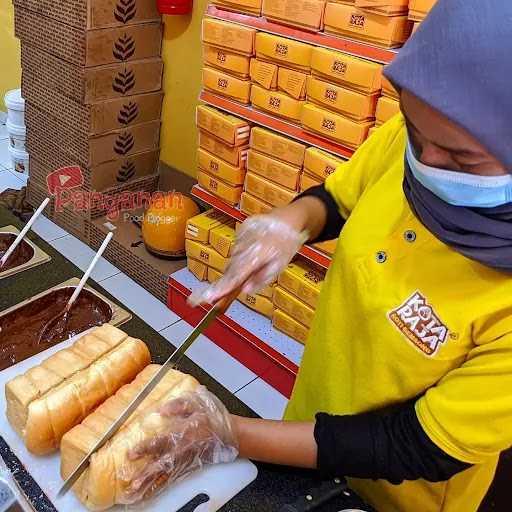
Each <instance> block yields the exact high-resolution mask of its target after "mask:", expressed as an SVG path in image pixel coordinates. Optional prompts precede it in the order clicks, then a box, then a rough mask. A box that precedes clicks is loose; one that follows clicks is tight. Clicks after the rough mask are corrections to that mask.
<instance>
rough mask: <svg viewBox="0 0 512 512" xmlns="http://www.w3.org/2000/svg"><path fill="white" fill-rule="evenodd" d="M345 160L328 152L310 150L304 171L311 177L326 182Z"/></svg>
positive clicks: (307, 153)
mask: <svg viewBox="0 0 512 512" xmlns="http://www.w3.org/2000/svg"><path fill="white" fill-rule="evenodd" d="M343 163H344V160H342V159H341V158H337V157H335V156H333V155H331V154H330V153H327V152H326V151H322V150H321V149H318V148H313V147H311V148H308V149H307V150H306V157H305V159H304V171H306V172H307V174H309V175H310V176H315V177H316V178H317V179H319V180H322V181H325V179H326V178H327V176H329V175H330V174H332V173H333V172H334V171H335V170H336V169H337V168H338V167H339V166H340V165H342V164H343Z"/></svg>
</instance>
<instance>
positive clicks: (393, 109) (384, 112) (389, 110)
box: [375, 96, 400, 126]
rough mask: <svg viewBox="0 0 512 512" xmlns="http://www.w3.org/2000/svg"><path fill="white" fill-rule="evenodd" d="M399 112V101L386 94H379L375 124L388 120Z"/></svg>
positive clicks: (378, 124)
mask: <svg viewBox="0 0 512 512" xmlns="http://www.w3.org/2000/svg"><path fill="white" fill-rule="evenodd" d="M399 112H400V102H399V101H397V100H394V99H392V98H388V97H386V96H381V97H380V98H379V102H378V103H377V111H376V113H375V116H376V118H377V122H376V124H377V126H380V125H382V124H384V123H385V122H386V121H389V120H390V119H391V118H392V117H393V116H395V115H396V114H398V113H399Z"/></svg>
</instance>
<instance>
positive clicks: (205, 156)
mask: <svg viewBox="0 0 512 512" xmlns="http://www.w3.org/2000/svg"><path fill="white" fill-rule="evenodd" d="M197 163H198V165H199V168H200V169H202V170H203V171H206V172H207V173H209V174H211V175H212V176H215V177H216V178H219V179H221V180H223V181H225V182H227V183H229V184H230V185H242V184H243V182H244V179H245V168H243V167H242V168H240V167H235V166H233V165H231V164H228V163H227V162H226V161H224V160H222V158H219V157H217V156H215V155H212V154H211V153H208V152H207V151H205V150H204V149H202V148H199V149H198V150H197Z"/></svg>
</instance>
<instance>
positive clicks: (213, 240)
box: [210, 226, 236, 258]
mask: <svg viewBox="0 0 512 512" xmlns="http://www.w3.org/2000/svg"><path fill="white" fill-rule="evenodd" d="M235 239H236V233H235V230H234V228H233V227H232V226H218V227H216V228H213V229H212V230H211V231H210V245H211V246H212V247H213V248H214V249H215V250H216V251H217V252H218V253H219V254H220V255H221V256H224V258H231V249H232V248H233V244H234V243H235Z"/></svg>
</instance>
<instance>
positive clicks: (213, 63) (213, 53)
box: [203, 44, 251, 79]
mask: <svg viewBox="0 0 512 512" xmlns="http://www.w3.org/2000/svg"><path fill="white" fill-rule="evenodd" d="M203 60H204V63H205V64H206V65H207V66H210V67H213V68H218V69H221V70H222V71H226V72H227V73H230V74H231V75H234V76H236V77H237V78H242V79H247V78H249V72H250V65H251V58H250V57H247V56H245V55H240V54H239V53H233V52H230V51H228V50H225V49H223V48H217V47H216V46H210V45H209V44H205V45H204V46H203Z"/></svg>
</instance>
